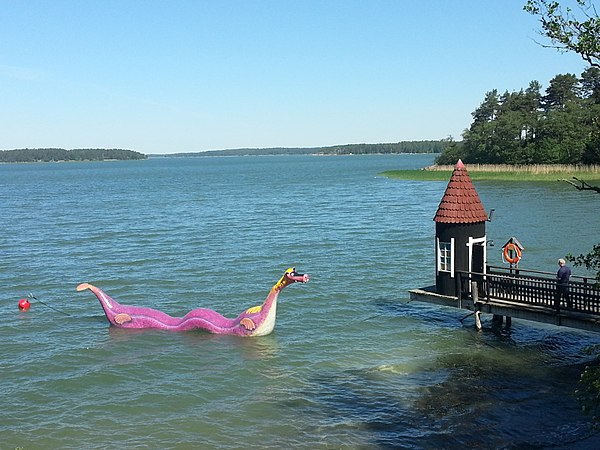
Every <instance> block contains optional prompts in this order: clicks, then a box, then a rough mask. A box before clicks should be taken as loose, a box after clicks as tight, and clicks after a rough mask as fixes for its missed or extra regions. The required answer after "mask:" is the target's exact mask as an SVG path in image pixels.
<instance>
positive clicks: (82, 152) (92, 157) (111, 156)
mask: <svg viewBox="0 0 600 450" xmlns="http://www.w3.org/2000/svg"><path fill="white" fill-rule="evenodd" d="M139 159H148V156H146V155H144V154H142V153H139V152H134V151H133V150H124V149H119V148H110V149H106V148H79V149H73V150H65V149H64V148H24V149H16V150H0V163H37V162H84V161H85V162H87V161H128V160H139Z"/></svg>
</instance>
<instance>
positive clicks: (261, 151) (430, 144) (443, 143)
mask: <svg viewBox="0 0 600 450" xmlns="http://www.w3.org/2000/svg"><path fill="white" fill-rule="evenodd" d="M450 142H451V140H440V141H404V142H397V143H393V144H347V145H335V146H333V147H310V148H300V147H297V148H286V147H275V148H237V149H229V150H208V151H204V152H193V153H174V154H169V155H157V156H169V157H188V156H266V155H366V154H383V153H386V154H391V153H441V152H442V151H443V150H444V149H445V148H446V147H447V146H448V145H449V144H450Z"/></svg>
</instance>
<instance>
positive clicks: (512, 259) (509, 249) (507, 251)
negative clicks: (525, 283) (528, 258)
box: [502, 242, 521, 264]
mask: <svg viewBox="0 0 600 450" xmlns="http://www.w3.org/2000/svg"><path fill="white" fill-rule="evenodd" d="M511 255H512V256H511ZM502 256H503V258H504V261H506V262H507V263H510V264H516V263H518V262H519V261H520V260H521V249H520V248H519V246H518V245H516V244H513V243H512V242H509V243H508V244H507V245H506V247H504V251H503V252H502Z"/></svg>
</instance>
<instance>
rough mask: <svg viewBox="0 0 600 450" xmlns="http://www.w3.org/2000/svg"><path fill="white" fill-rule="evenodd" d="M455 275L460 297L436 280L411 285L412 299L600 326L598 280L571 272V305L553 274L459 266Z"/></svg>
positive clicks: (599, 328)
mask: <svg viewBox="0 0 600 450" xmlns="http://www.w3.org/2000/svg"><path fill="white" fill-rule="evenodd" d="M456 278H457V291H458V292H459V295H458V296H456V297H451V296H445V295H439V294H437V293H435V287H434V286H431V287H426V288H421V289H413V290H411V291H409V293H410V299H411V301H419V302H426V303H433V304H436V305H441V306H450V307H454V308H461V309H467V310H469V311H477V312H481V313H488V314H494V315H496V316H505V317H512V318H516V319H523V320H531V321H535V322H543V323H548V324H553V325H558V326H566V327H572V328H578V329H582V330H588V331H595V332H600V290H599V289H598V288H596V287H595V285H594V283H593V281H594V280H588V279H586V278H579V277H572V279H571V280H572V281H571V283H570V284H569V304H568V305H567V303H566V301H565V300H564V299H562V300H560V299H559V298H558V296H557V285H556V279H555V278H554V274H549V273H544V272H537V271H531V270H516V269H503V268H500V267H488V269H487V273H485V274H483V273H474V272H457V277H456Z"/></svg>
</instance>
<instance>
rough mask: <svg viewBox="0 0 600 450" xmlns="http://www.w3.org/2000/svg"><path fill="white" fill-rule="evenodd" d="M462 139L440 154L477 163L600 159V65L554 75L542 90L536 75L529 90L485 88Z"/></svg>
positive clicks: (450, 160)
mask: <svg viewBox="0 0 600 450" xmlns="http://www.w3.org/2000/svg"><path fill="white" fill-rule="evenodd" d="M472 116H473V122H472V123H471V126H470V127H469V129H468V130H465V132H464V133H463V136H462V137H463V140H462V141H461V142H450V143H449V145H448V147H447V148H446V149H445V150H444V151H443V153H442V154H441V155H440V156H438V158H437V159H436V163H437V164H454V163H456V161H457V160H458V159H462V160H463V162H465V163H470V164H474V163H478V164H599V163H600V70H599V69H597V68H595V67H590V68H588V69H586V70H585V71H584V72H583V73H582V74H581V77H580V78H577V77H576V76H575V75H573V74H563V75H556V76H555V77H554V78H553V79H552V80H551V81H550V85H549V86H548V88H547V89H546V91H545V92H544V93H542V92H541V85H540V83H538V82H537V81H532V82H531V83H530V84H529V87H528V88H527V89H525V90H523V89H521V90H520V91H518V92H508V91H507V92H505V93H504V94H502V95H499V94H498V91H497V90H495V89H494V90H492V91H489V92H488V93H486V95H485V98H484V100H483V102H482V103H481V105H480V106H479V107H478V108H477V109H476V110H475V111H474V112H473V113H472Z"/></svg>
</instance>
